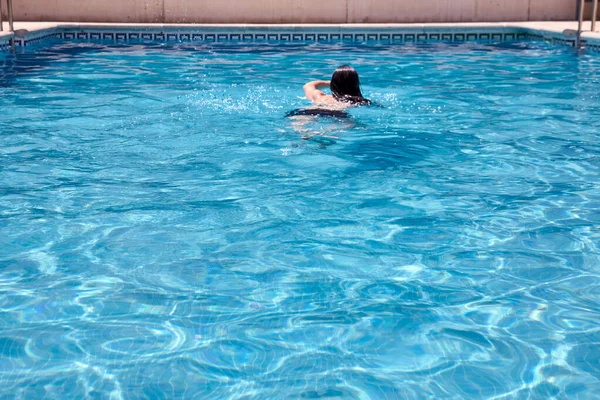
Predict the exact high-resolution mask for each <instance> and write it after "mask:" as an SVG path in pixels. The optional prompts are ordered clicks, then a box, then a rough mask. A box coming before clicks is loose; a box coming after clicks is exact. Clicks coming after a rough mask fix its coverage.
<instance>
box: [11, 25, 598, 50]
mask: <svg viewBox="0 0 600 400" xmlns="http://www.w3.org/2000/svg"><path fill="white" fill-rule="evenodd" d="M587 25H588V26H589V23H588V24H587ZM576 28H577V23H576V22H572V21H562V22H544V21H541V22H499V23H494V22H485V23H431V24H278V25H273V24H139V23H126V24H123V23H73V22H16V23H15V34H14V35H13V33H10V32H7V31H3V32H0V51H8V50H10V41H11V39H14V42H15V46H16V47H17V48H23V47H27V46H30V45H32V44H36V43H40V42H43V41H44V40H46V39H50V38H60V39H63V40H65V41H68V40H78V41H79V40H96V39H100V40H113V41H128V40H152V41H173V40H176V41H203V42H228V41H231V40H237V41H249V42H253V41H265V40H283V41H308V42H311V41H312V42H320V41H331V40H333V41H338V40H339V41H345V40H350V41H378V42H385V43H389V42H413V41H414V42H428V41H455V42H467V41H473V40H492V41H507V40H522V39H525V38H531V39H536V40H544V41H551V42H553V43H558V44H562V45H567V46H571V47H572V46H574V45H575V37H574V35H572V34H565V33H564V32H565V30H571V32H572V31H573V30H574V29H576ZM584 28H585V26H584ZM582 40H583V41H584V45H585V46H586V47H587V48H589V49H591V50H595V51H600V33H594V32H590V31H587V30H584V32H583V34H582Z"/></svg>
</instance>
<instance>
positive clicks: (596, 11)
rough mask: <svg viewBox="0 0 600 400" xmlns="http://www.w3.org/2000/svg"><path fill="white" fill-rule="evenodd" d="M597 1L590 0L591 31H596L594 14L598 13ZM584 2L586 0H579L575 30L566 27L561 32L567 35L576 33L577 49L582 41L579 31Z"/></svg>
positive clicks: (581, 28) (580, 31)
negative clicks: (591, 4)
mask: <svg viewBox="0 0 600 400" xmlns="http://www.w3.org/2000/svg"><path fill="white" fill-rule="evenodd" d="M598 1H599V0H592V3H594V4H593V6H592V29H591V31H592V32H596V15H597V14H598ZM585 2H586V0H579V6H578V10H577V11H578V14H579V15H578V18H577V22H578V23H577V32H575V31H573V30H571V29H566V30H565V31H563V34H565V35H567V36H572V35H577V40H576V41H575V47H577V48H578V49H580V48H581V47H582V41H581V33H582V32H583V15H584V8H585Z"/></svg>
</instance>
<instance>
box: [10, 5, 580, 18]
mask: <svg viewBox="0 0 600 400" xmlns="http://www.w3.org/2000/svg"><path fill="white" fill-rule="evenodd" d="M576 4H577V1H576V0H423V1H415V0H330V1H322V0H243V1H241V0H219V1H206V0H201V1H198V0H102V1H98V0H14V12H15V18H16V20H19V21H79V22H153V23H180V22H185V23H380V22H385V23H416V22H419V23H431V22H485V21H552V20H554V21H556V20H573V19H575V18H576V8H577V6H576Z"/></svg>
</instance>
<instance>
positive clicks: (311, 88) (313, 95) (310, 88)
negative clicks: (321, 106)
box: [304, 81, 330, 101]
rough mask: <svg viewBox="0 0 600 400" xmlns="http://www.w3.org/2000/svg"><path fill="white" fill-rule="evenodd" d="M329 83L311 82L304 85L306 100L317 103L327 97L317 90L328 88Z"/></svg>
mask: <svg viewBox="0 0 600 400" xmlns="http://www.w3.org/2000/svg"><path fill="white" fill-rule="evenodd" d="M329 84H330V82H329V81H312V82H308V83H307V84H306V85H304V94H305V95H306V98H307V99H309V100H311V101H319V100H321V99H323V97H324V96H327V95H326V94H325V93H323V92H321V91H320V90H319V88H322V87H329Z"/></svg>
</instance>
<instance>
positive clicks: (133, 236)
mask: <svg viewBox="0 0 600 400" xmlns="http://www.w3.org/2000/svg"><path fill="white" fill-rule="evenodd" d="M345 63H350V64H351V65H353V66H354V67H355V68H357V70H358V71H359V73H360V75H361V80H362V83H363V93H364V94H365V95H366V96H367V97H370V98H371V99H373V100H375V101H376V102H377V103H379V104H381V106H382V107H369V108H361V109H353V110H351V111H350V114H351V115H352V118H351V120H349V121H336V120H326V119H323V120H320V121H298V120H296V121H293V120H290V119H287V118H285V117H284V115H285V113H286V112H288V111H290V110H292V109H295V108H298V107H303V106H307V105H308V103H307V101H306V100H305V99H304V98H303V93H302V85H303V84H304V83H305V82H306V81H308V80H311V79H326V78H327V77H328V76H329V75H330V73H331V71H333V69H334V68H335V67H337V66H338V65H341V64H345ZM0 65H1V66H2V68H1V69H0V74H1V75H0V316H1V318H0V397H2V398H18V399H34V398H45V399H68V398H72V399H75V398H84V397H86V396H89V397H90V398H110V399H137V398H147V399H156V398H213V399H226V398H231V399H291V398H348V399H349V398H356V399H423V398H436V399H442V398H447V399H466V398H470V399H481V398H489V399H512V398H518V399H523V398H535V399H546V398H552V397H553V398H557V399H567V398H568V399H575V398H579V399H590V398H596V397H595V396H598V393H600V347H599V346H600V324H599V321H600V253H599V249H598V243H599V241H600V186H599V185H600V130H599V128H600V103H599V98H600V90H599V89H600V85H599V83H600V58H598V57H597V56H593V55H577V54H576V53H575V51H574V50H573V49H570V48H566V47H559V46H554V45H550V44H545V43H536V42H523V43H507V44H473V43H471V44H460V45H450V44H419V45H415V44H405V45H398V46H377V45H369V46H356V47H351V46H344V45H324V44H321V45H306V46H303V45H282V44H279V45H278V44H264V45H251V46H246V47H244V46H242V45H239V46H226V45H223V46H209V45H204V46H203V45H191V44H190V45H184V44H172V45H118V46H116V45H103V44H60V43H55V44H53V45H51V46H49V47H40V48H37V49H34V50H30V51H27V52H25V53H21V54H16V55H8V54H5V55H2V56H0Z"/></svg>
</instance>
